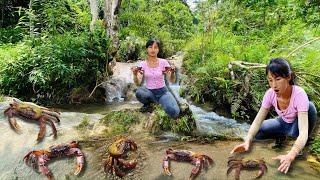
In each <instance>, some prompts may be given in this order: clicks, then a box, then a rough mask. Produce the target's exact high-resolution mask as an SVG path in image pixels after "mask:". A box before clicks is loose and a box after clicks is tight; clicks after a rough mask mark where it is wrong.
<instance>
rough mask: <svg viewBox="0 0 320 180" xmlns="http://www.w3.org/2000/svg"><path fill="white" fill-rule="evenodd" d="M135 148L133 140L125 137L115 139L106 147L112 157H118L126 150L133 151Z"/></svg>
mask: <svg viewBox="0 0 320 180" xmlns="http://www.w3.org/2000/svg"><path fill="white" fill-rule="evenodd" d="M136 149H137V144H136V143H135V142H134V141H133V140H131V139H127V138H125V137H121V138H119V139H117V140H116V141H115V142H113V143H112V144H111V145H110V146H109V147H108V151H109V154H110V155H111V156H113V157H120V156H122V155H124V154H126V153H127V152H128V151H130V150H131V151H135V150H136Z"/></svg>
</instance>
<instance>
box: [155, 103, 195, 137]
mask: <svg viewBox="0 0 320 180" xmlns="http://www.w3.org/2000/svg"><path fill="white" fill-rule="evenodd" d="M180 110H181V113H180V116H179V118H177V119H172V118H171V117H170V116H168V115H167V113H166V112H165V111H164V110H163V109H162V108H161V107H160V106H156V108H155V111H154V115H153V116H151V117H152V118H154V119H153V120H154V123H153V124H154V125H153V127H152V128H151V129H150V132H151V133H152V134H155V135H159V134H161V133H162V132H164V131H171V132H174V133H177V134H180V135H188V136H190V135H191V136H192V135H194V134H195V130H196V123H195V119H194V117H193V114H192V112H191V110H190V109H189V107H188V105H180Z"/></svg>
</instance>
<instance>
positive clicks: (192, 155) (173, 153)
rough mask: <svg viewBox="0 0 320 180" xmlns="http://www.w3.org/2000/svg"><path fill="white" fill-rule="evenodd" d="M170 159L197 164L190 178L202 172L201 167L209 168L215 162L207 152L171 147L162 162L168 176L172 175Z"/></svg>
mask: <svg viewBox="0 0 320 180" xmlns="http://www.w3.org/2000/svg"><path fill="white" fill-rule="evenodd" d="M170 160H174V161H186V162H190V163H191V164H193V165H195V166H196V167H194V168H193V169H192V171H191V175H190V177H189V179H194V178H195V177H196V176H197V175H198V174H199V173H200V172H201V169H203V168H204V169H206V170H207V169H208V167H209V166H210V165H212V164H213V160H212V159H211V158H210V157H209V156H207V155H205V154H202V153H198V152H192V151H187V150H173V149H171V148H169V149H167V150H166V156H165V158H164V159H163V164H162V167H163V170H164V172H165V173H166V174H167V175H168V176H171V175H172V173H171V172H170V169H169V161H170Z"/></svg>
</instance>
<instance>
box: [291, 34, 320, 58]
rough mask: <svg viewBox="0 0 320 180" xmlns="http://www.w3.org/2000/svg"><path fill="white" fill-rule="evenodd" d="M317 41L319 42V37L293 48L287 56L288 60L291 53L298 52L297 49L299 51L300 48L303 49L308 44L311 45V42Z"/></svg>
mask: <svg viewBox="0 0 320 180" xmlns="http://www.w3.org/2000/svg"><path fill="white" fill-rule="evenodd" d="M317 40H320V37H317V38H314V39H312V40H310V41H308V42H306V43H304V44H302V45H301V46H299V47H297V48H295V49H294V50H293V51H291V52H290V53H289V54H288V55H287V58H288V57H289V56H291V55H292V54H293V53H295V52H296V51H298V50H299V49H301V48H303V47H304V46H306V45H308V44H311V43H312V42H314V41H317Z"/></svg>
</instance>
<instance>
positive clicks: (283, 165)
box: [273, 112, 309, 173]
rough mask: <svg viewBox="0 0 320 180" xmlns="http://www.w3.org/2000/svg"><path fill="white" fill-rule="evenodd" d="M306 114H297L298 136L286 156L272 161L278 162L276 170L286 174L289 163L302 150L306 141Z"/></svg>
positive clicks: (280, 156)
mask: <svg viewBox="0 0 320 180" xmlns="http://www.w3.org/2000/svg"><path fill="white" fill-rule="evenodd" d="M308 127H309V125H308V112H298V128H299V136H298V138H297V140H296V141H295V143H294V145H293V146H292V148H291V150H290V151H289V153H288V154H286V155H279V156H277V157H275V158H273V159H276V160H279V161H280V166H279V167H278V170H279V171H280V172H283V173H287V172H288V170H289V168H290V165H291V162H292V161H293V160H294V159H295V158H296V156H297V154H299V152H300V151H301V150H302V149H303V148H304V146H305V145H306V142H307V140H308Z"/></svg>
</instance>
